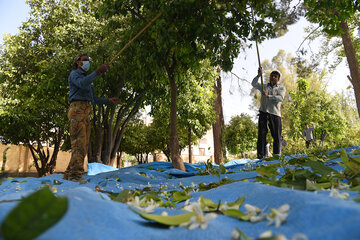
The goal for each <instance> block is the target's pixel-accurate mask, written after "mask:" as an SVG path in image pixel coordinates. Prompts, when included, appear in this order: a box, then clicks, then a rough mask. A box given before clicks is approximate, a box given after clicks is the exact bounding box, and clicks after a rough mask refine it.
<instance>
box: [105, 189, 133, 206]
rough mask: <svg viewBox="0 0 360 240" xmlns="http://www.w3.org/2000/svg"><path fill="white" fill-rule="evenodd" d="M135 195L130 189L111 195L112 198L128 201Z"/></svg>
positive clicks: (123, 201) (118, 200)
mask: <svg viewBox="0 0 360 240" xmlns="http://www.w3.org/2000/svg"><path fill="white" fill-rule="evenodd" d="M132 197H133V192H132V191H131V190H129V189H124V190H122V191H121V192H120V193H118V194H116V195H115V194H114V195H110V198H111V199H112V200H114V201H116V202H122V203H126V202H128V201H129V199H130V198H132Z"/></svg>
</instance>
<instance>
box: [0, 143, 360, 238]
mask: <svg viewBox="0 0 360 240" xmlns="http://www.w3.org/2000/svg"><path fill="white" fill-rule="evenodd" d="M356 148H358V147H353V148H347V149H346V150H347V151H348V152H349V153H350V152H351V151H353V150H354V149H356ZM334 151H337V150H334ZM287 157H289V158H293V157H299V156H287ZM337 161H341V159H335V160H333V162H337ZM273 162H276V161H273ZM265 163H266V164H269V162H261V161H259V160H250V159H238V160H235V161H232V162H230V163H228V164H226V165H225V166H226V168H227V169H228V170H229V171H231V172H233V173H231V174H224V175H221V177H225V176H226V177H227V178H228V179H230V180H241V179H244V178H249V182H244V181H238V182H233V183H230V184H227V185H222V186H220V187H217V188H213V189H210V190H208V191H202V192H193V193H191V196H192V198H191V200H190V201H197V200H198V198H199V197H200V196H203V197H205V198H209V199H211V200H213V201H214V202H219V201H221V202H231V201H235V200H236V199H238V198H239V197H242V196H244V197H245V203H248V204H252V205H255V206H257V207H259V208H261V209H269V208H278V207H280V206H281V205H283V204H289V205H290V214H289V216H288V218H287V221H286V223H285V224H283V225H281V226H280V227H279V228H276V227H275V226H274V225H269V226H268V225H267V222H266V221H264V222H259V223H251V222H243V221H239V220H237V219H234V218H231V217H227V216H224V215H218V216H217V217H216V218H215V219H213V220H211V221H210V222H209V225H208V227H207V228H206V229H205V230H202V229H200V228H197V229H194V230H188V229H187V228H184V227H175V228H172V229H171V228H167V227H163V226H161V225H159V224H156V223H153V222H149V221H147V220H144V219H142V218H141V217H140V216H138V215H137V214H136V213H134V212H133V211H131V210H130V209H129V207H128V205H126V204H123V203H119V202H115V201H112V200H110V199H109V197H108V196H107V194H104V193H100V192H96V191H95V187H96V186H97V185H98V186H100V188H101V189H103V190H106V191H113V192H120V191H121V190H122V189H132V190H133V189H135V188H137V189H143V188H145V187H151V188H154V189H158V188H159V187H160V186H164V185H167V187H168V189H167V190H168V191H170V190H181V188H180V185H183V186H194V185H198V184H199V183H206V184H208V183H211V182H217V181H218V177H217V176H216V175H202V176H200V175H196V173H197V172H198V171H197V168H201V169H204V168H205V165H204V164H185V166H186V170H187V172H182V171H179V170H177V169H174V168H172V165H171V163H169V162H154V163H148V164H142V165H138V166H132V167H127V168H122V169H115V168H110V167H108V166H105V165H102V164H98V163H96V164H95V163H92V164H89V165H88V169H89V172H88V174H87V175H84V178H85V179H87V180H88V183H86V184H79V183H77V182H71V181H66V180H63V179H62V177H63V175H62V174H53V175H50V176H46V177H42V178H31V177H29V178H16V179H15V180H16V181H17V182H16V181H15V182H14V181H13V180H12V179H6V180H5V181H3V182H2V183H1V185H0V222H2V221H3V220H4V219H5V217H6V216H7V214H8V213H9V212H10V211H11V209H12V208H13V207H15V206H16V204H17V202H4V201H3V200H13V199H20V198H21V197H24V196H27V195H28V194H30V193H32V192H34V191H36V190H37V189H38V188H39V187H42V186H44V184H49V185H53V183H54V180H56V181H60V182H62V184H60V185H54V187H56V188H57V193H56V194H57V195H58V196H65V197H67V198H68V200H69V209H68V211H67V213H66V214H65V216H64V217H63V218H62V219H61V220H60V221H59V222H58V223H57V224H56V225H54V226H53V227H52V228H51V229H49V230H47V231H46V232H44V233H43V234H42V235H40V236H39V237H38V239H47V240H48V239H61V240H63V239H68V240H70V239H231V233H232V231H233V230H234V229H235V228H239V229H241V230H242V231H243V232H244V233H245V234H247V235H248V236H249V237H254V238H255V237H258V236H259V235H260V234H261V233H263V232H264V231H267V230H272V231H273V233H274V234H279V233H282V234H284V235H285V236H286V237H287V238H288V239H291V238H292V236H294V235H295V234H297V233H302V234H305V235H306V236H307V238H308V239H316V240H317V239H341V240H342V239H360V228H359V226H360V203H357V202H354V201H352V199H355V198H357V197H358V194H359V191H340V193H342V192H347V193H348V194H349V199H348V200H343V199H338V198H334V197H331V196H330V191H329V190H323V191H316V192H310V191H300V190H292V189H285V188H278V187H273V186H267V185H264V184H260V183H255V182H252V181H251V178H253V177H255V176H257V173H256V172H255V171H242V170H244V169H252V168H253V167H254V166H258V165H261V164H265ZM334 167H335V168H338V170H339V169H341V167H339V166H338V165H336V166H334ZM24 180H25V181H24ZM1 201H2V202H1ZM181 206H183V203H179V204H178V205H177V207H176V208H175V209H168V208H157V209H156V213H159V214H160V213H161V212H162V211H166V212H168V214H169V215H171V214H177V213H179V212H182V210H181ZM240 210H242V211H245V210H244V207H243V206H242V207H241V209H240ZM0 238H1V237H0Z"/></svg>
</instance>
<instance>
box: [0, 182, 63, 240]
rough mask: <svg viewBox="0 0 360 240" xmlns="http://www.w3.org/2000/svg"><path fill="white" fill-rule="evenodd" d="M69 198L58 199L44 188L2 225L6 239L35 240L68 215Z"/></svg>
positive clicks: (32, 195) (24, 201)
mask: <svg viewBox="0 0 360 240" xmlns="http://www.w3.org/2000/svg"><path fill="white" fill-rule="evenodd" d="M67 208H68V200H67V198H58V197H55V195H54V194H53V193H52V192H51V191H50V189H49V188H42V189H40V190H38V191H36V192H35V193H33V194H31V195H29V196H28V197H26V198H24V199H22V200H21V202H20V203H19V204H18V205H17V206H16V207H15V208H14V209H13V210H12V211H11V212H10V213H9V214H8V216H7V217H6V218H5V220H4V222H3V223H2V225H1V231H2V234H3V236H4V239H5V240H6V239H13V240H17V239H21V240H26V239H34V238H36V237H37V236H39V235H40V234H42V233H43V232H45V231H46V230H47V229H49V228H50V227H52V226H53V225H54V224H56V223H57V222H58V221H59V220H60V219H61V218H62V217H63V216H64V214H65V213H66V211H67Z"/></svg>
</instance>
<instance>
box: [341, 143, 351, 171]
mask: <svg viewBox="0 0 360 240" xmlns="http://www.w3.org/2000/svg"><path fill="white" fill-rule="evenodd" d="M340 156H341V160H342V161H343V163H344V164H345V166H346V167H347V168H350V169H351V166H350V163H349V156H348V155H347V153H346V151H345V150H344V149H343V148H342V149H341V153H340Z"/></svg>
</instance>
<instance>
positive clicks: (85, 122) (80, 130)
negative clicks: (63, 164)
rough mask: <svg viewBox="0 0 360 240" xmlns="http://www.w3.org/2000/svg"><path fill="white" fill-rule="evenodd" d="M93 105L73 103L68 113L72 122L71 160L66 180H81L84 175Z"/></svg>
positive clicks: (80, 102) (84, 102)
mask: <svg viewBox="0 0 360 240" xmlns="http://www.w3.org/2000/svg"><path fill="white" fill-rule="evenodd" d="M91 110H92V107H91V104H90V103H89V102H86V101H73V102H71V104H70V107H69V111H68V119H69V121H70V140H71V159H70V163H69V165H68V167H67V169H66V171H65V174H64V179H68V180H71V179H79V178H81V177H82V175H83V174H84V159H85V156H86V154H87V151H88V148H89V139H90V114H91Z"/></svg>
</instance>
